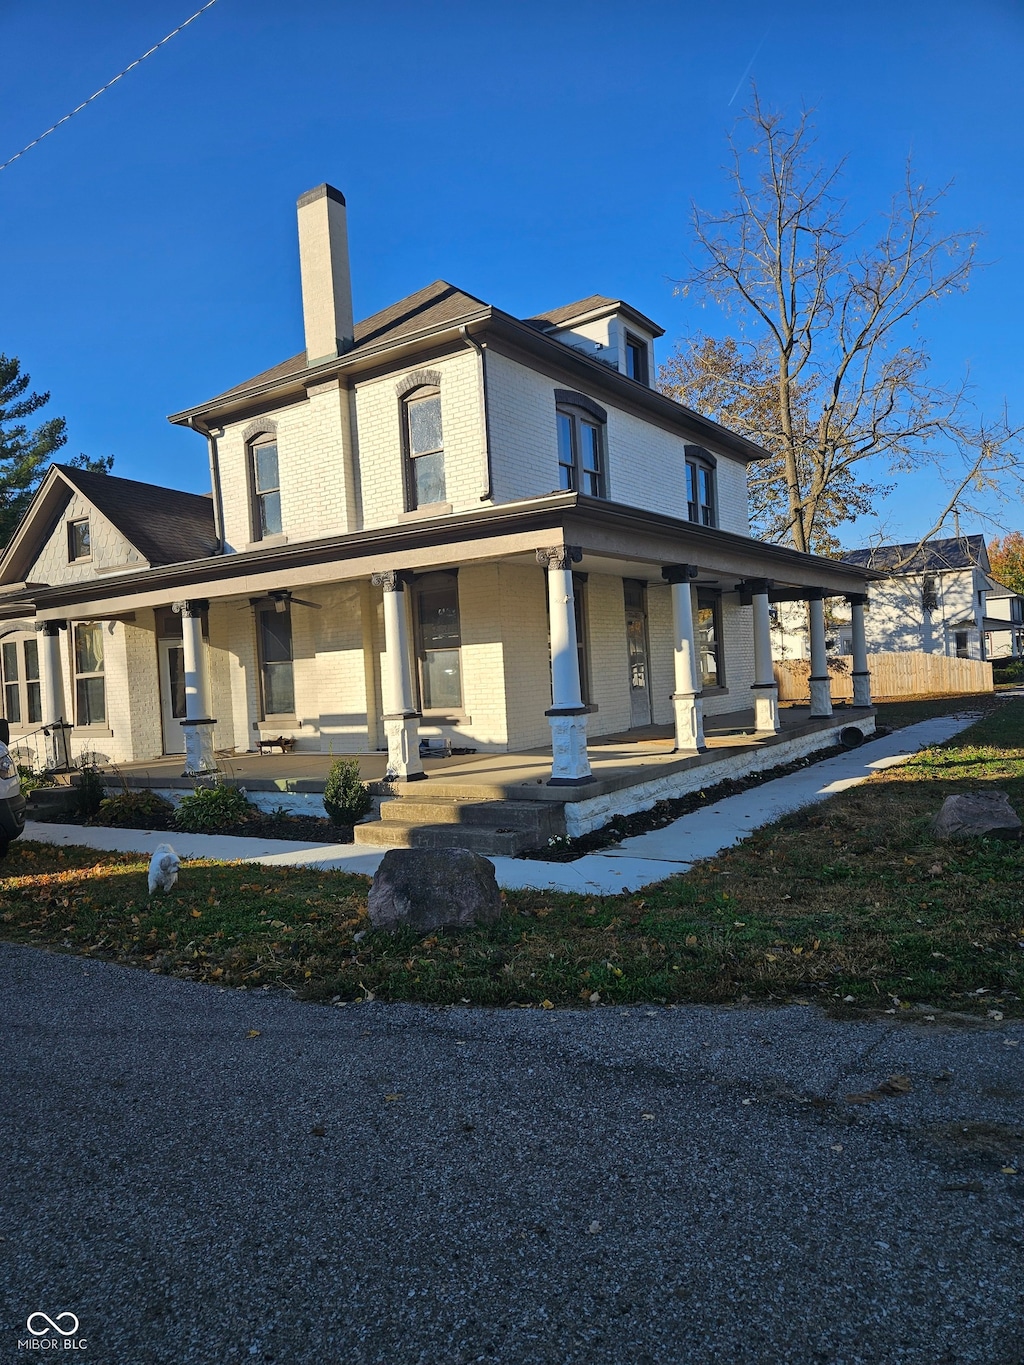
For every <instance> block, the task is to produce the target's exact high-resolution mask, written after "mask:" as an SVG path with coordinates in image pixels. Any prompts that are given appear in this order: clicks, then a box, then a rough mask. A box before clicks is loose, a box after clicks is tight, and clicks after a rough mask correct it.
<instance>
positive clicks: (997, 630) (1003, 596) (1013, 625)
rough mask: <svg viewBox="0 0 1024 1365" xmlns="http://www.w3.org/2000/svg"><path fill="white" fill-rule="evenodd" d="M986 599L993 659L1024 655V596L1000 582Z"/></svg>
mask: <svg viewBox="0 0 1024 1365" xmlns="http://www.w3.org/2000/svg"><path fill="white" fill-rule="evenodd" d="M993 583H994V585H995V586H994V587H993V588H992V589H991V591H990V592H989V593H988V595H987V596H986V598H985V621H986V627H985V628H986V631H987V632H988V636H989V645H988V653H989V657H990V658H992V659H1006V658H1010V659H1020V658H1022V657H1024V595H1022V594H1021V593H1019V592H1015V591H1014V589H1013V588H1008V587H1006V586H1005V585H1004V584H1002V583H996V582H995V580H994V579H993Z"/></svg>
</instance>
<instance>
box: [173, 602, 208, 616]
mask: <svg viewBox="0 0 1024 1365" xmlns="http://www.w3.org/2000/svg"><path fill="white" fill-rule="evenodd" d="M209 609H210V603H209V602H208V601H207V599H206V598H205V597H190V598H188V600H187V601H184V602H172V603H171V610H172V611H174V612H177V614H178V615H179V616H189V617H192V618H193V619H194V618H195V617H197V616H202V614H203V612H204V611H209Z"/></svg>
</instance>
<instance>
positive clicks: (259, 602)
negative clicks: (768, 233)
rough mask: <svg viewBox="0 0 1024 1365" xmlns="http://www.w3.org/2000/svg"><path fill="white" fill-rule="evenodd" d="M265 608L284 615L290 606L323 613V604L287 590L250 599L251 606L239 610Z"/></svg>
mask: <svg viewBox="0 0 1024 1365" xmlns="http://www.w3.org/2000/svg"><path fill="white" fill-rule="evenodd" d="M263 606H266V607H270V606H272V607H273V608H274V610H275V611H277V612H282V613H283V612H286V611H287V610H288V608H289V607H290V606H293V607H310V608H312V610H313V611H323V603H322V602H307V601H306V599H305V598H304V597H295V596H294V595H293V594H292V593H291V592H289V591H288V590H287V589H284V590H282V591H281V592H268V593H264V594H263V596H262V597H250V598H249V605H248V606H246V607H239V608H238V610H239V611H251V610H252V609H253V608H257V607H263Z"/></svg>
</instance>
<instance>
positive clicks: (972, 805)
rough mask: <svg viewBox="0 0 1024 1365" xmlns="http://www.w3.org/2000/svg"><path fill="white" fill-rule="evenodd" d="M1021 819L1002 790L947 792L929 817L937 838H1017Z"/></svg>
mask: <svg viewBox="0 0 1024 1365" xmlns="http://www.w3.org/2000/svg"><path fill="white" fill-rule="evenodd" d="M1020 831H1021V822H1020V819H1019V817H1018V815H1017V812H1016V811H1015V810H1014V809H1013V807H1012V806H1011V805H1010V798H1009V797H1008V796H1007V794H1006V792H1000V791H994V792H962V793H960V794H959V795H958V796H947V797H946V799H945V801H943V803H942V809H941V810H940V811H939V813H938V815H937V816H936V817H935V819H934V820H933V821H932V833H933V834H934V835H936V836H937V837H938V838H939V839H977V838H981V837H983V836H984V837H985V838H988V839H1019V838H1020Z"/></svg>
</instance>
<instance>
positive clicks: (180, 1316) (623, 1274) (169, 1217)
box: [0, 946, 1024, 1365]
mask: <svg viewBox="0 0 1024 1365" xmlns="http://www.w3.org/2000/svg"><path fill="white" fill-rule="evenodd" d="M0 1007H2V1018H3V1029H2V1044H0V1046H2V1054H3V1086H4V1090H3V1097H4V1103H3V1106H2V1110H0V1113H2V1118H0V1124H2V1143H3V1145H2V1152H3V1170H4V1175H3V1177H2V1180H3V1188H2V1196H0V1203H2V1208H0V1238H2V1240H0V1253H3V1261H4V1267H5V1268H4V1274H3V1277H2V1282H3V1293H4V1304H3V1309H4V1321H3V1326H2V1329H0V1362H3V1361H8V1360H11V1361H13V1360H15V1359H26V1358H29V1351H28V1350H26V1349H25V1348H21V1349H19V1347H18V1342H19V1341H25V1340H27V1339H28V1337H29V1335H30V1334H29V1332H28V1330H27V1328H26V1320H27V1318H28V1315H29V1314H32V1313H45V1314H47V1316H48V1317H49V1318H50V1319H51V1320H57V1322H58V1323H59V1324H60V1325H62V1326H64V1327H65V1328H67V1327H68V1326H69V1324H70V1319H69V1318H64V1319H60V1318H59V1317H58V1315H59V1314H62V1313H73V1314H74V1315H76V1317H77V1318H78V1320H79V1324H80V1326H79V1332H78V1334H77V1336H72V1337H70V1338H63V1339H62V1344H63V1340H68V1341H76V1342H79V1343H80V1341H81V1340H82V1339H84V1340H85V1341H86V1342H87V1346H86V1354H85V1355H80V1356H78V1357H75V1358H77V1359H88V1360H90V1361H94V1362H101V1361H102V1362H110V1365H140V1363H141V1362H150V1361H153V1362H169V1363H170V1362H173V1363H174V1365H192V1363H193V1362H196V1363H199V1362H201V1363H202V1365H206V1362H211V1363H212V1362H222V1361H229V1362H230V1361H256V1362H260V1365H263V1363H265V1362H271V1361H273V1362H278V1365H284V1363H285V1362H287V1363H288V1365H306V1362H314V1361H315V1362H328V1365H342V1362H344V1363H345V1365H370V1363H371V1362H373V1365H413V1363H414V1362H415V1363H416V1365H470V1362H487V1363H488V1365H490V1363H491V1362H495V1363H496V1365H497V1363H499V1362H500V1365H519V1363H520V1362H522V1365H534V1363H535V1362H552V1363H553V1365H555V1363H556V1362H557V1365H565V1362H580V1365H583V1362H586V1363H587V1365H606V1363H607V1365H611V1363H612V1362H614V1365H675V1362H678V1363H679V1365H704V1363H705V1362H707V1365H711V1362H715V1365H746V1363H747V1362H750V1365H775V1362H779V1363H780V1365H781V1363H782V1362H785V1363H786V1365H802V1362H819V1361H820V1362H828V1363H829V1365H860V1363H861V1362H871V1365H896V1362H914V1365H967V1363H968V1362H975V1361H977V1362H984V1365H1013V1363H1014V1362H1024V1345H1022V1341H1024V1334H1022V1322H1024V1265H1022V1251H1024V1200H1022V1198H1021V1195H1022V1194H1024V1173H1022V1174H1020V1175H1015V1174H1010V1173H1009V1168H1015V1167H1018V1164H1019V1163H1020V1165H1021V1169H1022V1172H1024V1141H1022V1137H1021V1135H1022V1132H1024V1129H1022V1110H1024V1106H1022V1094H1024V1080H1022V1074H1021V1068H1022V1062H1024V1057H1022V1055H1021V1054H1022V1052H1024V1042H1022V1041H1021V1040H1022V1038H1024V1028H1022V1027H1021V1026H1020V1025H1018V1024H1013V1025H1008V1024H1005V1023H1001V1022H998V1021H988V1023H986V1024H984V1025H970V1026H967V1025H964V1024H958V1023H956V1021H950V1022H943V1018H942V1017H941V1016H940V1018H939V1019H938V1020H937V1021H936V1022H934V1023H926V1022H921V1023H909V1022H907V1021H906V1020H904V1019H896V1018H885V1017H883V1018H881V1019H878V1020H871V1021H854V1022H850V1021H833V1020H830V1019H828V1018H827V1017H825V1016H824V1015H823V1014H821V1013H819V1012H818V1011H817V1010H816V1009H814V1008H802V1007H799V1006H791V1007H787V1008H780V1009H774V1010H772V1009H764V1008H743V1009H740V1008H737V1009H726V1008H698V1007H692V1008H690V1007H688V1008H677V1009H646V1008H633V1009H606V1008H601V1009H594V1010H591V1011H588V1012H575V1011H573V1012H562V1011H553V1012H542V1011H537V1010H517V1011H493V1012H489V1011H484V1010H478V1009H474V1010H468V1009H467V1010H458V1009H447V1010H440V1011H439V1010H431V1009H423V1008H414V1007H406V1006H394V1005H380V1004H365V1005H349V1006H347V1007H346V1008H343V1009H341V1008H325V1007H318V1006H313V1005H304V1004H299V1003H296V1002H294V1001H292V1000H290V999H284V998H281V997H280V996H276V995H273V996H272V995H269V994H265V993H263V992H252V993H246V992H242V991H226V990H219V989H218V988H216V987H214V986H204V985H198V984H193V983H189V982H183V981H178V980H173V979H169V978H166V977H161V976H156V975H150V974H148V973H144V972H140V971H137V970H132V969H128V968H121V967H115V966H109V965H105V964H102V963H99V962H94V961H83V960H81V959H76V958H73V957H64V956H60V955H56V954H50V953H46V952H42V951H37V950H33V949H29V948H19V947H11V946H0ZM1018 1044H1019V1045H1018ZM891 1076H895V1077H898V1078H899V1077H909V1084H910V1086H911V1087H912V1088H911V1089H909V1091H908V1090H907V1089H906V1086H907V1082H906V1081H905V1080H900V1079H897V1080H896V1081H895V1082H892V1083H890V1082H888V1080H887V1078H889V1077H891ZM879 1087H881V1089H879ZM887 1092H891V1093H887ZM850 1095H854V1096H859V1097H860V1098H859V1101H856V1102H852V1101H850V1100H849V1099H847V1096H850ZM1004 1168H1007V1169H1006V1170H1004ZM33 1321H34V1325H35V1326H36V1328H37V1330H38V1329H42V1336H41V1337H40V1338H37V1339H38V1340H43V1339H46V1338H53V1337H54V1336H55V1335H56V1332H55V1330H54V1329H51V1328H49V1327H46V1324H45V1322H44V1321H43V1320H42V1319H40V1318H35V1319H34V1320H33ZM67 1349H70V1347H68V1348H65V1352H63V1353H62V1354H63V1358H64V1359H68V1358H69V1357H68V1355H67V1354H66V1350H67ZM34 1358H36V1359H39V1352H38V1351H37V1352H36V1353H35V1356H34Z"/></svg>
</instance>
